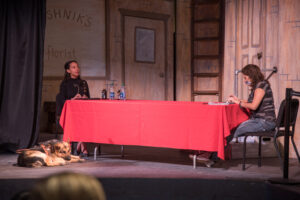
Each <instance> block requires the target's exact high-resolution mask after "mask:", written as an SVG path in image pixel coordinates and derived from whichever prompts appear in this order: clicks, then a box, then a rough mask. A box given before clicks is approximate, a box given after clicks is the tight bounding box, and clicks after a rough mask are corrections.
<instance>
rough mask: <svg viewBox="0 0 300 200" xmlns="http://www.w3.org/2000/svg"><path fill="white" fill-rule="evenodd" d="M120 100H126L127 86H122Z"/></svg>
mask: <svg viewBox="0 0 300 200" xmlns="http://www.w3.org/2000/svg"><path fill="white" fill-rule="evenodd" d="M120 99H121V100H125V99H126V93H125V86H122V87H121V89H120Z"/></svg>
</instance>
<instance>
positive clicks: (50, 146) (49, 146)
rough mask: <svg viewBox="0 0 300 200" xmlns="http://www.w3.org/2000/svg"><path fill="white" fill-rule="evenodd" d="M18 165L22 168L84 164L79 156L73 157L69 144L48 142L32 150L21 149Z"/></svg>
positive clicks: (18, 152)
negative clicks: (73, 163) (74, 163)
mask: <svg viewBox="0 0 300 200" xmlns="http://www.w3.org/2000/svg"><path fill="white" fill-rule="evenodd" d="M16 153H17V154H19V156H18V162H17V165H19V166H22V167H41V166H58V165H65V164H68V163H72V162H83V161H84V160H83V159H81V158H80V157H79V156H73V155H71V147H70V144H69V143H68V142H64V141H59V140H56V139H54V140H48V141H46V142H42V143H40V144H39V145H37V146H34V147H33V148H30V149H19V150H17V151H16Z"/></svg>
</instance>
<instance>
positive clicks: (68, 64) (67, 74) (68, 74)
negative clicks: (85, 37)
mask: <svg viewBox="0 0 300 200" xmlns="http://www.w3.org/2000/svg"><path fill="white" fill-rule="evenodd" d="M73 62H74V63H77V65H78V62H77V61H76V60H69V61H68V62H66V63H65V77H64V80H68V79H70V78H71V76H70V73H68V72H67V70H68V69H70V64H71V63H73ZM78 78H79V79H80V76H78Z"/></svg>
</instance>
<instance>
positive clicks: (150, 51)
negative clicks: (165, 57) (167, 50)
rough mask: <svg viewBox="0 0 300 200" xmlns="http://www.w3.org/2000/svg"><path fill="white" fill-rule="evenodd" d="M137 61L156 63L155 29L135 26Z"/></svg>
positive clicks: (135, 53)
mask: <svg viewBox="0 0 300 200" xmlns="http://www.w3.org/2000/svg"><path fill="white" fill-rule="evenodd" d="M134 41H135V45H134V47H135V52H134V55H135V62H144V63H155V30H154V29H149V28H143V27H135V40H134Z"/></svg>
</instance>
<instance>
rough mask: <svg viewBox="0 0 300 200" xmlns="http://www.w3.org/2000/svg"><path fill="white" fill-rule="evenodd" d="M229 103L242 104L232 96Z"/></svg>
mask: <svg viewBox="0 0 300 200" xmlns="http://www.w3.org/2000/svg"><path fill="white" fill-rule="evenodd" d="M227 101H228V102H230V103H236V104H239V103H240V100H239V99H238V98H237V97H236V96H234V95H230V96H229V98H228V99H227Z"/></svg>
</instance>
